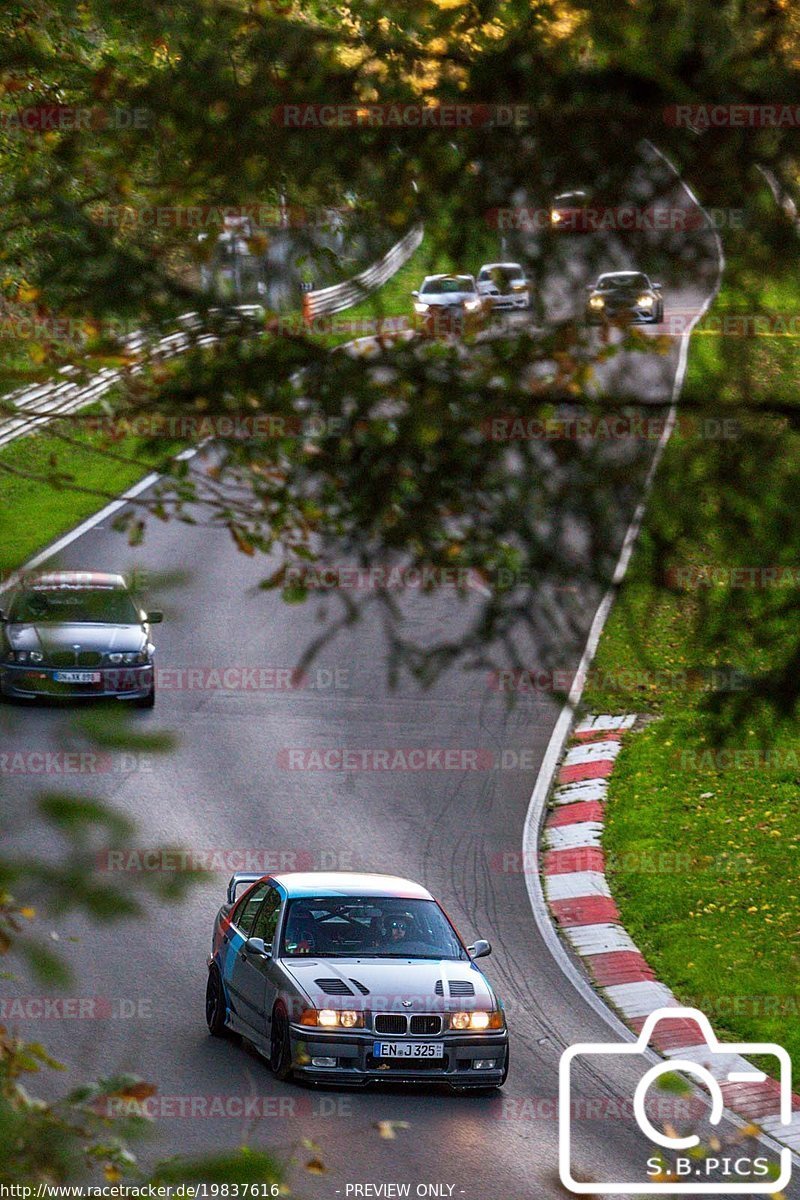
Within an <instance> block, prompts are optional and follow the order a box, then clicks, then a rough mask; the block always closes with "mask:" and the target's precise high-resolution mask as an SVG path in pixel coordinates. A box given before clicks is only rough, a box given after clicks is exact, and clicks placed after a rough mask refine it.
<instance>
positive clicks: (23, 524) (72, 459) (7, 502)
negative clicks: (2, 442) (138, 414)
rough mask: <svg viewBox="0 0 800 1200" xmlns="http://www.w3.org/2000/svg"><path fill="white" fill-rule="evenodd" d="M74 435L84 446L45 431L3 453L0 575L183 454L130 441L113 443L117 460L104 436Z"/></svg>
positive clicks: (0, 458)
mask: <svg viewBox="0 0 800 1200" xmlns="http://www.w3.org/2000/svg"><path fill="white" fill-rule="evenodd" d="M86 411H87V412H89V411H91V410H86ZM74 436H75V440H79V441H80V445H78V446H72V445H69V444H67V443H66V442H65V441H64V440H63V439H62V438H59V437H58V435H57V434H56V433H49V432H42V433H37V434H29V435H28V436H26V437H21V438H18V439H17V440H16V441H14V442H11V443H10V444H9V445H8V446H5V447H3V448H2V449H1V450H0V571H2V572H7V571H10V570H13V569H14V568H16V567H19V566H21V565H22V564H23V563H24V562H26V561H27V560H28V559H29V558H30V557H31V555H33V554H35V553H36V551H37V550H41V549H42V548H43V547H44V546H47V545H48V544H49V543H50V542H52V541H53V540H54V539H55V538H57V537H59V536H60V535H61V534H63V533H66V532H67V531H68V530H70V529H72V528H73V527H74V526H75V525H78V524H79V523H80V522H81V521H83V520H85V519H86V517H88V516H91V514H92V513H95V512H97V511H98V510H99V509H101V508H102V507H103V506H104V505H105V504H106V503H107V500H108V498H111V497H114V496H116V495H118V494H119V493H120V492H122V491H124V490H125V489H126V488H129V487H131V486H132V485H133V484H134V483H136V482H137V481H138V480H139V479H141V478H142V477H143V476H144V475H146V474H147V473H148V472H149V471H151V470H154V469H158V468H159V467H160V466H163V465H165V464H166V461H167V460H168V458H169V456H170V455H171V454H174V453H175V452H176V450H177V449H178V447H177V446H176V445H174V444H170V445H166V444H165V446H164V447H163V449H161V450H159V452H158V454H155V453H154V452H153V450H152V449H151V448H147V449H146V448H145V445H144V443H143V441H142V440H141V439H139V438H136V437H133V436H126V437H123V438H120V439H119V440H118V441H114V442H113V444H112V446H111V449H112V450H113V454H114V456H115V457H113V458H111V457H109V456H108V455H107V454H104V453H103V449H104V447H105V446H106V445H107V443H105V442H104V441H103V439H102V437H101V435H100V434H96V433H95V434H82V435H74ZM120 459H126V460H129V461H119V460H120ZM16 472H22V474H17V473H16ZM27 475H33V476H37V478H26V477H25V476H27ZM42 476H44V477H47V480H53V479H54V478H55V477H60V478H62V479H63V483H64V486H57V485H56V484H55V483H54V482H49V481H47V480H46V479H43V478H41V477H42ZM70 480H71V481H73V482H74V483H75V484H77V485H79V486H80V487H81V488H84V489H87V490H86V491H81V492H78V491H72V490H70V488H69V487H68V486H66V484H67V483H68V481H70ZM93 493H94V494H93Z"/></svg>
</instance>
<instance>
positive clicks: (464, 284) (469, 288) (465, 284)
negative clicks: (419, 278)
mask: <svg viewBox="0 0 800 1200" xmlns="http://www.w3.org/2000/svg"><path fill="white" fill-rule="evenodd" d="M422 291H423V294H424V295H426V296H429V295H431V293H435V294H438V295H441V294H442V293H447V292H474V291H475V285H474V284H473V282H472V279H471V278H470V277H469V275H454V276H453V277H452V278H450V279H429V280H428V282H427V283H424V284H423V285H422Z"/></svg>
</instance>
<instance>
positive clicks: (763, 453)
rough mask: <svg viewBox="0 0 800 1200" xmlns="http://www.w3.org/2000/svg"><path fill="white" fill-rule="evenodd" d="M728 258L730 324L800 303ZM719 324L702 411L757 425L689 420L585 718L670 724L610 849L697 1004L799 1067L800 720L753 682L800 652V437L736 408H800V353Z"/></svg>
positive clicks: (696, 398)
mask: <svg viewBox="0 0 800 1200" xmlns="http://www.w3.org/2000/svg"><path fill="white" fill-rule="evenodd" d="M728 261H729V279H730V280H731V282H728V283H727V284H726V286H725V287H724V288H723V290H722V292H721V294H720V297H719V300H718V303H717V305H716V306H715V308H714V309H713V310H712V311H713V314H714V318H715V320H716V322H717V323H718V322H719V319H720V317H721V316H724V315H725V314H728V315H730V314H733V313H736V314H742V313H743V312H745V311H747V312H749V313H754V312H759V313H766V312H770V311H771V312H773V313H781V312H782V313H793V312H797V311H798V302H799V301H800V287H798V285H797V282H796V279H794V278H792V273H791V272H790V271H784V273H783V274H778V277H777V278H772V279H770V280H766V279H765V278H764V277H763V275H762V276H761V277H757V276H754V275H752V274H751V273H749V272H748V271H747V270H746V268H744V267H743V266H742V264H741V263H740V262H739V261H738V260H737V258H736V249H735V247H734V250H733V253H731V252H729V254H728ZM713 324H714V322H713V321H712V322H708V323H707V327H706V328H705V329H704V327H703V326H702V325H701V326H700V327H699V329H698V332H697V334H696V335H695V337H694V338H693V342H692V347H691V353H690V359H689V369H688V374H687V380H686V386H685V389H684V399H685V400H686V401H687V403H688V404H689V406H690V409H689V411H691V405H692V404H697V405H706V408H705V409H704V410H703V411H705V412H706V413H708V412H709V411H711V412H712V413H713V414H714V415H715V416H716V417H727V413H728V412H734V411H735V412H736V413H737V414H739V415H737V417H736V418H735V420H736V422H737V423H738V425H736V426H734V427H732V431H731V433H730V435H729V436H728V437H727V440H726V437H725V436H723V437H719V436H718V437H717V438H716V439H714V438H712V437H711V436H710V435H706V436H704V435H703V418H702V417H701V415H700V409H699V408H698V409H697V410H696V412H695V415H693V417H692V419H691V421H687V422H686V423H685V424H683V425H681V424H680V423H679V426H678V431H677V432H676V434H675V436H674V437H673V439H672V440H671V442H670V444H669V446H668V448H667V451H666V453H665V456H664V459H663V461H662V465H661V468H660V470H659V473H658V476H657V479H656V484H655V487H654V490H653V494H652V497H651V500H650V506H649V512H648V518H647V521H646V524H645V528H644V530H643V533H642V537H641V539H640V542H639V545H638V547H637V550H636V553H635V555H634V558H633V562H632V564H631V568H630V571H629V574H628V578H627V579H626V582H625V584H624V587H623V589H622V592H621V595H620V597H619V599H618V601H617V604H616V606H615V608H614V610H613V612H612V615H611V617H610V619H609V622H608V624H607V626H606V629H605V632H604V634H603V637H602V639H601V642H600V646H599V651H598V654H597V658H596V660H595V663H594V667H593V670H592V672H591V677H590V683H589V687H588V688H587V691H586V694H585V706H586V708H587V709H588V710H589V711H592V712H637V713H642V714H651V715H653V716H654V717H658V718H659V719H658V720H655V721H653V722H652V723H651V724H649V725H648V727H647V728H646V729H645V730H644V731H643V732H641V733H639V734H637V735H635V736H634V737H632V738H630V739H629V741H628V742H627V743H626V744H625V746H624V748H623V751H622V754H621V755H620V757H619V759H618V760H617V766H616V768H615V771H614V773H613V775H612V777H611V780H610V788H609V807H608V813H607V826H606V833H605V839H604V845H605V850H606V853H607V856H608V867H609V876H610V881H611V887H612V891H613V893H614V896H615V898H616V900H617V902H618V904H619V907H620V910H621V914H622V920H623V923H624V924H625V926H626V928H627V929H628V930H629V931H630V933H631V934H632V936H633V938H634V940H635V941H636V942H637V944H638V945H639V946H640V948H641V949H642V951H643V952H644V954H645V956H646V957H647V959H648V961H649V962H650V963H651V965H652V966H653V968H654V969H655V971H656V973H657V975H658V977H659V978H660V979H661V980H663V981H664V982H665V983H666V984H668V985H669V986H670V987H671V988H672V989H673V990H674V992H675V994H676V995H677V996H678V998H679V999H680V1000H681V1001H683V1002H685V1003H688V1004H691V1005H695V1006H697V1007H699V1008H701V1009H702V1010H703V1011H705V1012H706V1014H707V1015H708V1016H709V1017H710V1019H711V1021H712V1024H714V1025H715V1026H716V1028H717V1030H718V1031H719V1032H720V1033H721V1034H722V1035H723V1036H727V1037H728V1038H729V1039H734V1038H735V1039H736V1040H743V1041H750V1040H753V1041H775V1042H778V1043H780V1044H782V1045H784V1046H785V1047H786V1049H787V1050H788V1051H789V1053H790V1054H791V1056H792V1058H793V1061H794V1064H795V1069H796V1070H797V1069H798V1068H800V1022H798V1020H797V1015H798V1012H800V986H799V985H798V980H800V970H799V968H800V872H799V871H798V862H799V861H800V809H798V795H799V793H798V785H799V784H800V746H799V745H798V742H797V734H796V717H797V713H796V710H795V709H794V707H793V706H790V707H788V708H787V709H786V710H785V711H783V712H781V711H780V708H779V707H776V706H775V705H774V704H770V703H767V701H766V699H764V700H762V701H758V702H756V703H754V704H753V703H750V704H748V705H745V704H744V703H743V702H742V701H743V697H744V690H743V689H744V686H745V684H746V683H747V681H748V680H752V679H753V678H756V677H758V678H759V679H761V680H764V679H766V680H769V679H773V680H775V679H779V678H780V673H781V671H782V670H786V669H787V655H789V653H790V647H791V646H792V645H794V643H795V642H796V636H797V613H796V609H795V606H794V604H793V603H792V602H787V597H788V596H789V595H790V593H789V592H788V591H787V587H789V586H791V587H794V589H796V587H797V583H798V582H800V572H797V569H796V561H797V552H798V543H797V536H796V528H795V519H794V518H795V512H796V508H793V502H792V501H791V496H792V495H794V496H796V494H797V463H798V462H800V434H798V433H797V432H796V429H795V428H794V427H793V425H792V423H791V422H788V423H786V422H782V421H781V420H779V419H778V418H775V417H773V416H771V415H767V414H764V415H758V414H756V415H754V416H752V417H748V416H747V415H745V416H744V417H742V416H741V413H740V410H739V409H738V407H737V408H735V409H734V408H733V407H732V408H730V409H728V410H727V411H726V405H728V404H730V405H732V406H736V405H738V403H739V402H740V401H741V400H742V399H743V398H746V399H747V400H748V402H749V403H750V404H751V405H758V404H759V403H763V404H766V403H767V402H769V403H770V404H774V403H776V402H781V403H785V404H787V405H796V399H795V397H794V394H793V393H794V390H795V389H796V379H797V365H796V364H797V341H796V340H795V339H793V338H792V337H787V336H784V335H783V333H782V332H781V324H780V322H779V321H778V322H777V323H775V322H773V323H772V326H770V323H769V322H768V320H767V319H766V318H765V319H764V320H763V321H762V332H761V334H755V335H754V336H744V337H743V336H736V337H734V336H721V335H720V333H719V332H717V333H715V332H713V330H711V329H710V328H708V326H711V325H713ZM736 327H737V325H736V322H735V321H733V322H732V324H731V326H730V328H729V331H728V332H729V333H732V331H733V330H734V329H735V328H736ZM770 329H771V330H772V331H771V332H770ZM764 330H767V332H764ZM776 330H777V332H775V331H776ZM709 401H710V402H711V408H710V409H709V407H708V405H709ZM765 568H766V571H765ZM665 585H666V586H665ZM781 589H782V591H781Z"/></svg>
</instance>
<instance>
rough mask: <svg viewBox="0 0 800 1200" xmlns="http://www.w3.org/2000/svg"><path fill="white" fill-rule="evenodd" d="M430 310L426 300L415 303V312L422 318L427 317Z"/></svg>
mask: <svg viewBox="0 0 800 1200" xmlns="http://www.w3.org/2000/svg"><path fill="white" fill-rule="evenodd" d="M429 308H430V304H426V303H425V301H424V300H415V301H414V312H415V313H418V314H419V316H421V317H422V316H424V315H425V313H426V312H427V311H428V309H429Z"/></svg>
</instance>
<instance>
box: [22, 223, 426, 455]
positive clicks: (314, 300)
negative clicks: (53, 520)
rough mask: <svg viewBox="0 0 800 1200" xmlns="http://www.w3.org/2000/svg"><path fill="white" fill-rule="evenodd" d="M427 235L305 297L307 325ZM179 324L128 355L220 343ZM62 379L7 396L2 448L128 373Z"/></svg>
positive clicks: (392, 269)
mask: <svg viewBox="0 0 800 1200" xmlns="http://www.w3.org/2000/svg"><path fill="white" fill-rule="evenodd" d="M423 233H424V230H423V227H422V226H421V225H416V226H414V228H413V229H410V230H409V232H408V233H407V234H406V235H405V236H404V237H402V238H401V239H400V241H399V242H396V243H395V245H394V246H392V248H391V249H390V250H388V251H387V253H386V254H385V255H384V256H383V258H380V259H378V261H377V262H375V263H373V264H372V266H371V267H367V269H366V270H365V271H362V272H361V274H360V275H356V276H354V278H353V279H348V280H346V281H345V282H344V283H337V284H334V285H333V286H331V287H327V288H321V289H320V290H318V291H315V292H306V294H305V295H304V297H303V316H304V318H305V319H306V321H310V320H312V319H313V318H314V317H317V316H320V315H322V314H324V313H335V312H341V310H342V309H344V308H349V307H350V305H352V304H357V303H358V301H359V300H361V299H363V298H364V296H365V295H367V294H368V293H369V292H371V291H374V290H375V288H378V287H380V286H381V284H384V283H386V281H387V279H391V277H392V275H394V274H395V273H396V272H397V271H398V270H399V269H400V267H402V266H403V264H404V263H406V262H407V261H408V259H409V258H410V257H411V255H412V254H413V253H414V251H415V250H416V249H417V247H418V246H419V245H420V243H421V242H422V238H423ZM258 309H259V306H258V305H252V304H240V305H237V311H238V312H242V313H253V314H254V313H256V312H257V311H258ZM262 311H263V310H262ZM178 323H179V324H180V325H181V326H182V328H181V329H179V330H177V331H176V332H175V333H169V334H166V335H165V336H164V337H162V338H160V339H159V340H158V341H157V342H156V343H155V344H154V345H152V346H150V347H148V342H147V339H146V337H145V335H144V334H142V333H132V334H131V335H130V336H129V337H128V338H126V339H125V343H124V344H125V348H126V350H127V351H128V352H129V353H134V354H138V353H140V352H147V353H148V355H149V357H150V358H151V359H152V358H155V359H165V358H173V357H174V356H175V355H177V354H182V353H183V352H184V351H185V350H187V349H188V348H189V347H190V346H192V345H194V346H209V345H212V344H213V343H214V342H216V340H217V339H216V337H215V335H214V334H201V335H200V336H197V335H198V333H199V331H200V329H201V323H200V318H199V316H198V314H197V313H193V312H192V313H184V314H183V315H182V316H180V317H179V318H178ZM141 369H142V366H141V365H139V366H136V365H134V366H133V367H130V368H127V373H128V374H136V373H137V372H138V371H140V370H141ZM59 374H60V375H62V376H66V377H67V378H66V379H63V380H58V379H56V380H48V382H47V383H42V384H37V385H35V386H33V387H30V388H23V389H21V390H19V391H16V392H11V393H9V394H8V395H6V396H3V397H2V400H1V401H0V402H1V403H2V405H3V406H4V408H5V409H11V410H12V411H11V412H10V414H9V416H8V417H7V418H6V419H5V420H2V421H0V447H2V446H6V445H8V443H9V442H12V441H14V439H15V438H18V437H22V436H23V435H25V434H27V433H33V432H35V431H36V430H37V429H40V428H42V426H44V425H46V424H47V423H48V421H52V420H53V419H54V418H56V417H67V416H71V415H72V414H73V413H75V412H78V410H79V409H81V408H85V407H87V406H88V405H90V404H93V403H94V402H95V401H96V400H99V399H100V397H101V396H104V395H105V394H106V393H107V392H109V391H111V389H112V388H113V387H114V386H115V385H116V384H117V383H119V382H120V381H121V380H122V378H123V377H124V374H125V372H123V370H121V369H119V368H112V367H106V368H104V369H103V370H102V371H98V373H97V374H96V375H95V376H94V377H93V378H92V380H91V381H90V382H89V383H88V384H85V385H83V386H81V385H79V384H77V383H72V382H70V380H69V376H70V375H75V374H77V369H76V368H75V367H62V368H61V370H60V372H59Z"/></svg>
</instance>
